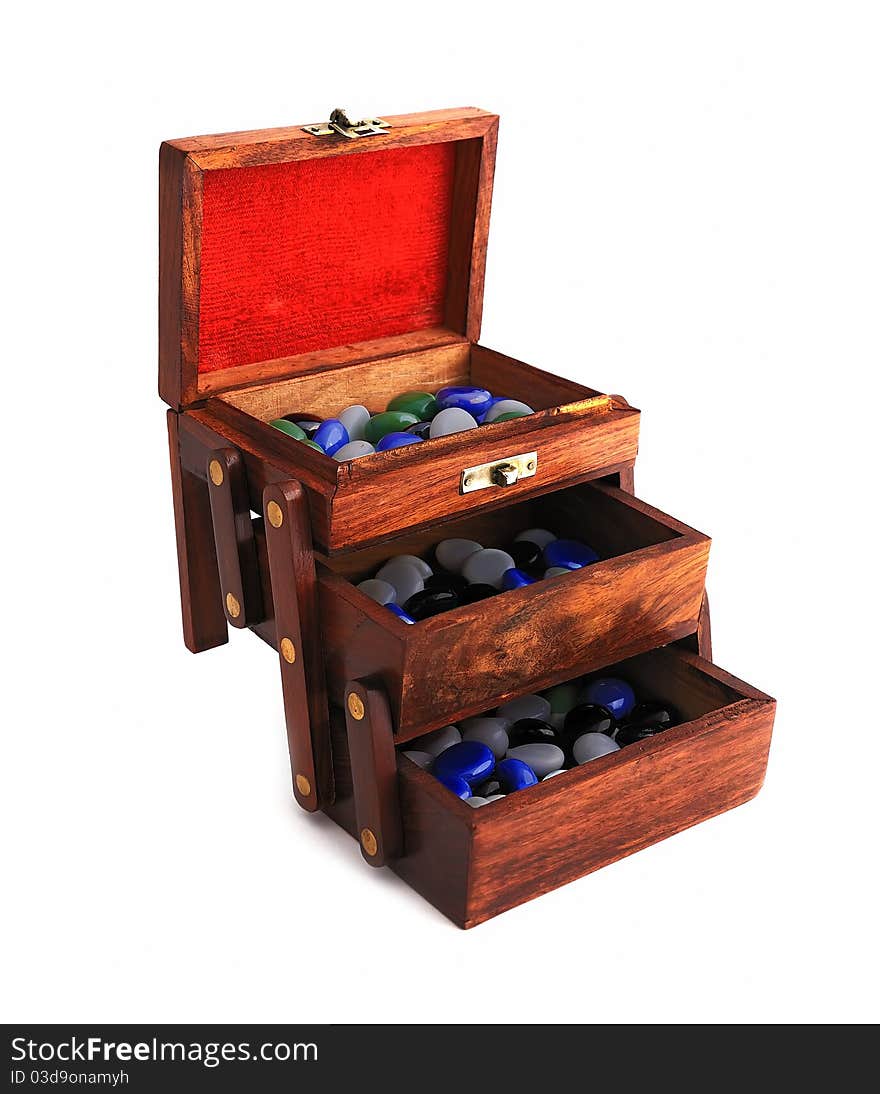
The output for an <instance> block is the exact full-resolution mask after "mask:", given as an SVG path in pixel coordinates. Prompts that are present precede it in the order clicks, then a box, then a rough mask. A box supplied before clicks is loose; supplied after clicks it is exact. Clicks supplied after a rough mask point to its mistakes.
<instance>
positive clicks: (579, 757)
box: [571, 733, 620, 764]
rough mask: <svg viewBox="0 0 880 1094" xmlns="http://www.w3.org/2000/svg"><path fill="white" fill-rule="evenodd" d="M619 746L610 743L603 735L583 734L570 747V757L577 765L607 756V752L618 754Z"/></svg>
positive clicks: (612, 742)
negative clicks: (572, 757)
mask: <svg viewBox="0 0 880 1094" xmlns="http://www.w3.org/2000/svg"><path fill="white" fill-rule="evenodd" d="M619 750H620V745H619V744H617V743H616V742H614V741H612V740H611V738H610V737H608V736H607V735H606V734H605V733H584V734H583V736H581V737H578V739H577V740H576V741H575V742H574V745H573V747H572V750H571V751H572V755H573V756H574V758H575V761H576V762H577V763H579V764H585V763H588V762H589V761H590V760H597V759H598V758H599V757H600V756H607V755H608V753H609V752H618V751H619Z"/></svg>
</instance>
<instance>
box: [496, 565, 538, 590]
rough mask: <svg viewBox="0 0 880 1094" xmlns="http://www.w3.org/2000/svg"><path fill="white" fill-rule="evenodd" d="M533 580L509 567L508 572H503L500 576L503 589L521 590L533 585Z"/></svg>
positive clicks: (520, 571)
mask: <svg viewBox="0 0 880 1094" xmlns="http://www.w3.org/2000/svg"><path fill="white" fill-rule="evenodd" d="M534 584H535V581H534V578H531V577H529V575H528V574H524V573H523V572H522V570H517V568H516V567H515V566H514V567H511V569H509V570H505V571H504V573H503V574H502V575H501V585H502V588H505V589H523V588H525V586H526V585H534Z"/></svg>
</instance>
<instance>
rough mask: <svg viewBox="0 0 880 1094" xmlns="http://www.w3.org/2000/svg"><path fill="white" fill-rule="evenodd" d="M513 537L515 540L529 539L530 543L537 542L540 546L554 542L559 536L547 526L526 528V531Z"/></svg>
mask: <svg viewBox="0 0 880 1094" xmlns="http://www.w3.org/2000/svg"><path fill="white" fill-rule="evenodd" d="M513 538H514V541H516V540H518V539H527V540H528V541H529V543H537V545H538V546H539V547H546V546H547V544H548V543H552V542H553V540H554V539H556V538H557V537H556V536H554V535H553V533H552V532H548V531H547V529H546V528H526V530H525V531H524V532H520V533H519V535H518V536H514V537H513Z"/></svg>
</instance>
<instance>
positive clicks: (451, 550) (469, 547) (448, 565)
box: [434, 539, 483, 574]
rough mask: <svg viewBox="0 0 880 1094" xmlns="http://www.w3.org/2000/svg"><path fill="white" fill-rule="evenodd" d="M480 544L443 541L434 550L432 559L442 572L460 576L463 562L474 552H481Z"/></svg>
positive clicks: (457, 540)
mask: <svg viewBox="0 0 880 1094" xmlns="http://www.w3.org/2000/svg"><path fill="white" fill-rule="evenodd" d="M482 549H483V545H482V543H477V542H476V541H475V540H472V539H443V540H441V541H440V542H439V543H438V544H437V546H436V547H435V548H434V558H436V559H437V564H438V566H440V568H441V569H442V570H448V571H449V573H451V574H460V573H461V568H462V566H463V565H464V564H465V561H466V560H467V559H468V558H469V557H470V556H471V555H472V554H474V552H475V551H482Z"/></svg>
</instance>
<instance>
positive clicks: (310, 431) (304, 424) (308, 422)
mask: <svg viewBox="0 0 880 1094" xmlns="http://www.w3.org/2000/svg"><path fill="white" fill-rule="evenodd" d="M281 417H282V419H283V420H284V421H285V422H293V424H294V425H298V426H299V427H300V429H301V430H302V431H303V433H305V435H306V436H307V437H308V438H309V440H311V439H312V437H314V435H315V433H316V432H317V429H318V426H319V425H320V424H321V422H322V421H323V418H315V417H311V416H310V415H304V414H282V415H281Z"/></svg>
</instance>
